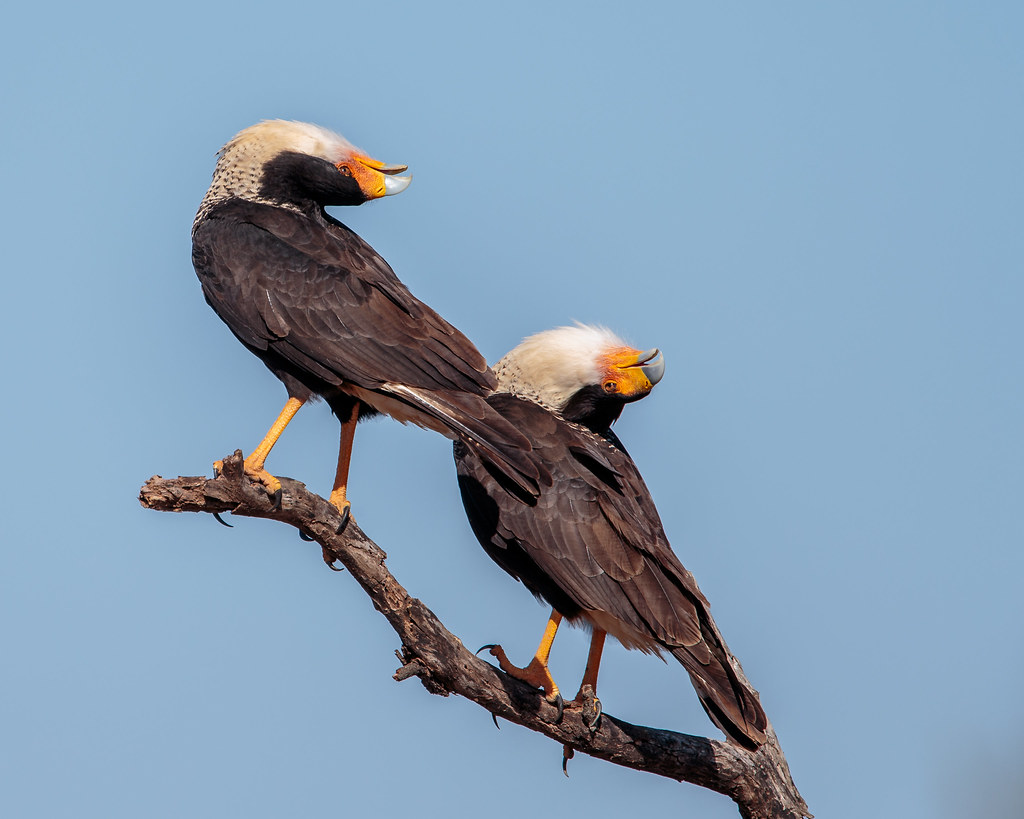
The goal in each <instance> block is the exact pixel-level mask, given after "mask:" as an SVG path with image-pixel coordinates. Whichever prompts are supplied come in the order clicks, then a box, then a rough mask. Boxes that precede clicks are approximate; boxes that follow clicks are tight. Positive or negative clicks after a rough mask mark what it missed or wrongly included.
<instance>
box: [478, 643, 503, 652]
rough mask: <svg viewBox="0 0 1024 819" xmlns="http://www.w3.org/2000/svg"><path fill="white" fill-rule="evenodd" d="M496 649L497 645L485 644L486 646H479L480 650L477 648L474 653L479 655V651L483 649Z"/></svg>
mask: <svg viewBox="0 0 1024 819" xmlns="http://www.w3.org/2000/svg"><path fill="white" fill-rule="evenodd" d="M497 647H498V644H497V643H488V644H487V645H485V646H480V648H478V649H477V650H476V653H477V654H479V653H480V652H481V651H483V650H484V649H486V648H497Z"/></svg>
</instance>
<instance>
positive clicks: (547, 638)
mask: <svg viewBox="0 0 1024 819" xmlns="http://www.w3.org/2000/svg"><path fill="white" fill-rule="evenodd" d="M561 622H562V615H561V614H559V613H558V612H557V611H555V610H554V609H552V610H551V617H549V618H548V624H547V627H546V628H545V629H544V636H543V637H542V638H541V641H540V645H539V646H537V653H536V655H534V658H533V659H532V660H531V661H530V664H529V665H528V666H526V668H519V667H518V666H514V665H512V663H510V662H509V661H508V657H506V656H505V650H504V649H503V648H502V647H501V646H499V645H487V646H484V647H483V648H481V649H480V651H483V650H484V648H487V649H490V653H491V656H493V657H495V658H497V660H498V665H499V666H500V667H501V670H502V671H504V672H505V673H506V674H508V675H509V676H510V677H515V678H516V679H517V680H522V681H523V682H525V683H529V684H530V685H532V686H534V687H536V688H542V689H543V690H544V699H546V700H547V701H548V702H550V703H553V704H554V705H556V706H557V707H558V717H559V719H561V716H562V707H563V702H562V695H561V694H560V693H559V691H558V686H557V685H555V681H554V680H553V679H552V677H551V672H550V671H548V657H549V656H550V655H551V644H552V643H553V642H554V641H555V634H557V633H558V626H559V625H560V624H561ZM477 653H478V654H479V653H480V652H477Z"/></svg>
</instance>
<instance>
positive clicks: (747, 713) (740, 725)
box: [672, 623, 768, 751]
mask: <svg viewBox="0 0 1024 819" xmlns="http://www.w3.org/2000/svg"><path fill="white" fill-rule="evenodd" d="M701 625H702V626H703V627H704V628H703V629H702V630H705V631H706V630H707V628H706V626H707V624H706V623H702V624H701ZM714 637H718V635H717V634H716V635H714V636H712V635H710V634H705V640H706V641H707V643H708V647H709V648H712V647H713V648H712V653H711V661H710V662H709V663H707V664H704V663H699V662H697V661H696V659H695V658H694V656H693V654H691V653H690V651H689V650H687V649H686V648H685V647H679V648H676V649H674V650H673V651H672V654H673V655H674V656H675V658H676V659H677V660H679V662H680V663H682V664H683V667H684V668H685V669H686V670H687V672H688V673H689V675H690V682H692V683H693V687H694V689H696V691H697V696H698V697H699V698H700V704H701V705H702V706H704V710H705V711H706V712H707V715H708V716H709V717H710V718H711V721H712V722H713V723H715V725H717V726H718V727H719V728H720V729H721V730H722V732H723V733H724V734H725V735H726V736H727V737H729V739H730V740H732V741H733V742H734V743H736V744H737V745H739V746H741V747H743V748H746V749H747V750H748V751H756V750H757V749H758V748H759V747H760V746H761V745H763V744H764V743H765V741H766V740H767V739H768V737H767V735H766V733H765V732H766V731H767V729H768V717H767V716H766V715H765V713H764V709H763V708H761V701H760V699H759V698H758V696H757V692H756V691H754V689H753V688H751V687H750V684H749V683H748V682H747V681H746V680H745V679H741V678H740V676H739V675H738V674H737V673H736V672H735V671H734V670H733V668H732V665H731V664H730V662H729V660H728V658H727V657H726V652H725V650H724V649H723V644H721V643H718V645H716V644H715V643H717V642H718V640H714ZM709 638H710V639H709ZM718 639H719V640H720V639H721V638H720V637H719V638H718Z"/></svg>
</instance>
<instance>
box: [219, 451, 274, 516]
mask: <svg viewBox="0 0 1024 819" xmlns="http://www.w3.org/2000/svg"><path fill="white" fill-rule="evenodd" d="M242 471H243V472H244V473H245V476H246V477H247V478H248V479H249V480H250V481H252V482H254V483H258V484H262V485H263V488H264V489H266V490H267V493H268V494H269V495H270V499H271V500H272V501H273V502H274V508H275V509H280V508H281V498H282V495H283V491H282V489H281V481H279V480H278V479H277V478H275V477H274V476H273V475H271V474H270V473H269V472H267V470H265V469H264V468H263V460H256V459H254V458H252V456H250V457H248V458H246V459H245V460H244V461H242ZM223 472H224V461H214V462H213V474H214V477H217V478H219V477H220V476H221V475H222V474H223Z"/></svg>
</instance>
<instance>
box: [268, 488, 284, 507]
mask: <svg viewBox="0 0 1024 819" xmlns="http://www.w3.org/2000/svg"><path fill="white" fill-rule="evenodd" d="M283 498H284V490H283V489H278V490H277V491H276V492H275V493H274V494H273V495H271V496H270V499H271V500H272V501H273V502H274V511H275V512H276V511H277V510H278V509H280V508H281V500H282V499H283Z"/></svg>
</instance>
